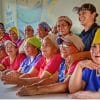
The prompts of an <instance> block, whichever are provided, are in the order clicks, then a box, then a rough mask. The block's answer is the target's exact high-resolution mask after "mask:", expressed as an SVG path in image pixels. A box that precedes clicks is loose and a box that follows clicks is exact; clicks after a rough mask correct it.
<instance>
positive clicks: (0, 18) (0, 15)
mask: <svg viewBox="0 0 100 100" xmlns="http://www.w3.org/2000/svg"><path fill="white" fill-rule="evenodd" d="M0 22H2V0H0Z"/></svg>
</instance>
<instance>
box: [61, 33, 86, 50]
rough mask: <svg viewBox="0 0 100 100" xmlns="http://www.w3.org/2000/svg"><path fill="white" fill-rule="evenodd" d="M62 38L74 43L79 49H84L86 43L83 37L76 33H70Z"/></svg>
mask: <svg viewBox="0 0 100 100" xmlns="http://www.w3.org/2000/svg"><path fill="white" fill-rule="evenodd" d="M61 38H62V40H63V41H65V42H68V43H73V44H74V45H75V47H76V48H77V49H78V50H79V51H83V50H84V44H83V42H82V39H81V38H80V37H79V36H77V35H75V34H68V35H66V36H65V37H61Z"/></svg>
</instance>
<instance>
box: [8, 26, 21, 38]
mask: <svg viewBox="0 0 100 100" xmlns="http://www.w3.org/2000/svg"><path fill="white" fill-rule="evenodd" d="M9 31H13V32H15V33H16V34H17V36H18V37H19V32H18V29H17V28H16V27H15V26H13V27H11V28H10V30H9Z"/></svg>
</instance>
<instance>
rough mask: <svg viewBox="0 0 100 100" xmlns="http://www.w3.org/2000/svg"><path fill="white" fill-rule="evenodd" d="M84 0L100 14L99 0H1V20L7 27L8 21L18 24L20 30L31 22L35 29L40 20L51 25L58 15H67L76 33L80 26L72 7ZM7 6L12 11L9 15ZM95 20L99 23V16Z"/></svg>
mask: <svg viewBox="0 0 100 100" xmlns="http://www.w3.org/2000/svg"><path fill="white" fill-rule="evenodd" d="M84 2H85V3H86V2H90V3H93V4H94V5H95V6H96V8H97V12H98V13H99V15H100V7H99V4H100V0H2V5H3V6H2V11H3V21H4V23H5V24H6V27H7V28H8V26H10V25H9V23H13V24H14V25H15V26H17V25H18V26H19V28H20V31H21V32H22V31H24V27H25V25H27V24H32V26H33V27H34V28H35V30H36V28H37V25H38V23H39V22H41V21H47V22H48V23H49V24H50V25H51V26H52V25H54V24H55V23H56V19H57V17H58V16H61V15H67V16H69V17H70V18H71V19H72V22H73V27H72V31H74V32H75V33H77V34H78V33H80V31H81V30H82V26H81V25H80V23H79V21H78V16H77V14H75V13H74V12H73V11H72V8H73V7H75V6H81V4H83V3H84ZM9 5H10V6H9ZM8 8H9V9H10V10H11V12H12V14H11V15H10V16H8V15H9V10H8ZM7 12H8V15H7ZM10 19H11V20H10ZM9 20H10V21H11V22H10V21H9ZM97 22H98V23H100V16H99V17H98V18H97Z"/></svg>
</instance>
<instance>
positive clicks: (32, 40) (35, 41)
mask: <svg viewBox="0 0 100 100" xmlns="http://www.w3.org/2000/svg"><path fill="white" fill-rule="evenodd" d="M25 43H29V44H31V45H33V46H35V47H36V48H39V49H40V47H41V41H40V40H39V39H38V38H37V37H36V36H33V37H31V38H28V39H26V41H25Z"/></svg>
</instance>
